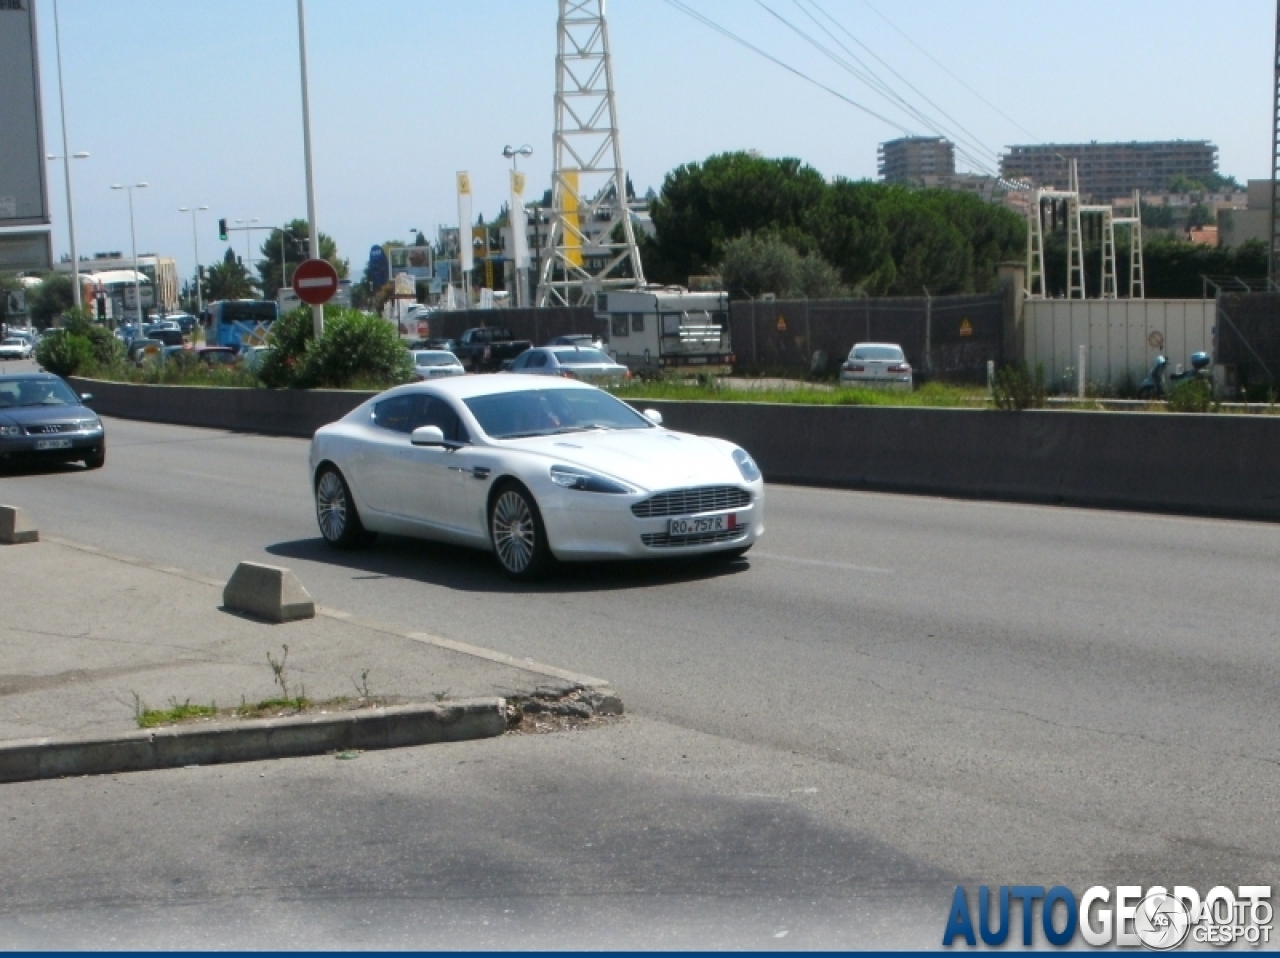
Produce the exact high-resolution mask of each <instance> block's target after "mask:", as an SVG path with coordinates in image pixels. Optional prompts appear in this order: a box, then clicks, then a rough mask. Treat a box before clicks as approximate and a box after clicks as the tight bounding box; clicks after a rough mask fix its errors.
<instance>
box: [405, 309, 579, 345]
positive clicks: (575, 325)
mask: <svg viewBox="0 0 1280 958" xmlns="http://www.w3.org/2000/svg"><path fill="white" fill-rule="evenodd" d="M601 325H603V324H601ZM475 326H505V327H507V328H508V329H510V330H511V334H512V335H513V336H514V337H515V338H516V339H527V340H530V341H531V342H532V343H533V344H534V345H535V346H541V345H542V344H543V343H545V342H546V341H547V340H548V339H551V338H552V337H553V336H568V335H570V334H571V333H590V334H592V335H595V334H597V333H598V332H599V331H600V329H599V327H598V326H597V324H596V321H595V319H594V318H593V315H592V309H591V307H590V306H548V307H545V308H539V307H534V306H531V307H528V308H522V309H459V310H450V311H444V312H438V313H432V314H431V336H432V338H434V339H457V338H458V337H459V336H461V335H462V332H463V330H466V329H471V328H473V327H475Z"/></svg>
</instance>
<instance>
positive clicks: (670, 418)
mask: <svg viewBox="0 0 1280 958" xmlns="http://www.w3.org/2000/svg"><path fill="white" fill-rule="evenodd" d="M72 383H73V385H74V386H75V388H76V389H78V390H79V391H81V392H91V393H93V394H94V396H95V402H94V407H95V408H96V409H97V410H98V411H99V412H100V413H102V414H103V415H107V416H120V417H123V418H132V419H145V420H149V421H153V422H167V423H176V424H182V425H192V426H205V427H209V428H215V429H228V430H238V431H245V432H259V433H267V434H273V435H285V436H303V437H306V436H310V435H311V434H312V433H313V432H314V431H315V429H316V428H317V427H319V426H321V425H323V424H324V423H327V422H332V421H333V420H335V419H338V418H340V417H341V416H343V415H345V414H346V413H347V412H349V411H350V410H351V409H353V408H354V407H355V406H357V405H358V404H359V403H361V402H363V401H364V400H365V399H366V398H367V397H368V396H369V395H370V394H369V393H363V392H346V391H341V390H317V391H315V392H303V391H293V390H266V389H205V388H200V387H193V386H133V385H127V384H122V383H106V382H100V381H96V380H84V379H73V380H72ZM634 405H635V406H637V407H638V408H645V409H647V408H653V409H657V410H659V411H660V412H661V413H662V415H663V417H664V419H665V421H666V424H667V426H669V427H670V428H672V429H680V430H685V431H688V432H694V433H702V434H705V435H711V436H720V437H723V438H725V439H728V440H730V441H732V442H736V443H738V444H739V445H741V446H742V447H743V448H745V449H747V450H748V451H749V452H750V453H751V454H752V455H753V456H755V458H756V460H757V461H758V462H759V463H760V467H761V469H762V470H763V471H764V474H765V478H766V479H768V480H770V481H772V482H791V483H801V484H808V485H819V486H835V487H842V488H850V489H874V490H882V491H888V492H913V493H925V494H931V495H941V496H963V497H974V498H991V499H1010V500H1016V501H1027V502H1046V503H1064V504H1070V505H1082V506H1101V507H1116V508H1124V509H1143V510H1152V511H1158V512H1185V513H1192V514H1198V515H1216V516H1232V517H1239V518H1248V519H1266V520H1270V521H1280V417H1272V416H1193V415H1174V414H1160V413H1095V412H1065V411H1049V410H1035V411H1027V412H1007V413H1006V412H995V411H992V410H976V409H915V408H883V407H879V408H877V407H858V406H784V405H770V404H767V403H712V402H669V401H656V400H645V401H637V402H635V403H634Z"/></svg>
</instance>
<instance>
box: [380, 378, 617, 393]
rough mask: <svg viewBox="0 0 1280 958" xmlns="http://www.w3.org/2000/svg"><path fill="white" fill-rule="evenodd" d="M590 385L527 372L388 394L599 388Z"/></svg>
mask: <svg viewBox="0 0 1280 958" xmlns="http://www.w3.org/2000/svg"><path fill="white" fill-rule="evenodd" d="M595 388H596V387H595V386H592V385H590V384H589V383H581V382H574V381H573V380H572V379H561V378H560V377H558V376H537V375H531V374H526V373H495V374H493V375H489V376H453V377H450V378H447V379H436V380H434V381H432V382H430V383H408V384H407V385H404V386H397V387H395V388H394V389H390V390H388V391H387V394H390V393H395V394H397V395H398V394H400V393H406V392H435V393H444V394H445V395H447V396H451V397H452V398H454V399H472V398H474V397H476V396H495V395H498V394H500V393H518V392H526V391H528V390H530V389H595Z"/></svg>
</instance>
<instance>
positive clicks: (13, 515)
mask: <svg viewBox="0 0 1280 958" xmlns="http://www.w3.org/2000/svg"><path fill="white" fill-rule="evenodd" d="M39 541H40V532H39V530H38V529H36V527H35V524H34V523H33V522H32V521H31V517H30V516H28V515H27V513H26V510H25V509H22V508H20V507H19V506H0V544H3V545H7V546H14V545H21V544H22V543H24V542H39Z"/></svg>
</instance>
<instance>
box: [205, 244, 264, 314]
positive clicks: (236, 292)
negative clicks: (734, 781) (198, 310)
mask: <svg viewBox="0 0 1280 958" xmlns="http://www.w3.org/2000/svg"><path fill="white" fill-rule="evenodd" d="M227 253H228V254H229V255H227V256H226V257H224V258H223V260H222V262H221V263H215V264H214V265H213V266H210V267H209V268H208V269H206V270H205V271H204V298H205V301H206V302H215V301H217V300H220V299H253V298H254V297H256V296H257V295H258V288H257V286H256V285H255V284H254V282H253V280H252V279H251V278H250V277H249V271H248V270H247V269H246V268H245V265H244V264H243V263H241V262H240V261H239V260H238V259H236V258H235V255H234V254H232V253H231V251H230V250H227Z"/></svg>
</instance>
